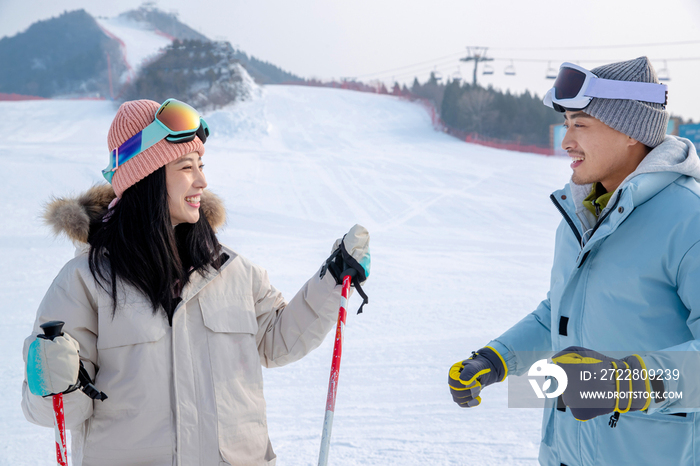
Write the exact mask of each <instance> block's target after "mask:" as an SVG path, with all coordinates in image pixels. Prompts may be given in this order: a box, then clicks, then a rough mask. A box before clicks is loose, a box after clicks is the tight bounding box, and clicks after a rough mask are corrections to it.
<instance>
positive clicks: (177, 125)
mask: <svg viewBox="0 0 700 466" xmlns="http://www.w3.org/2000/svg"><path fill="white" fill-rule="evenodd" d="M195 136H197V137H198V138H199V140H200V141H202V144H203V143H205V142H206V141H207V137H208V136H209V126H207V123H206V122H205V121H204V119H203V118H202V117H201V116H200V115H199V113H198V112H197V110H195V109H194V108H192V107H190V106H189V105H187V104H186V103H184V102H180V101H179V100H175V99H168V100H166V101H165V102H163V104H162V105H161V106H160V107H159V108H158V110H157V111H156V114H155V120H154V121H153V123H151V124H150V125H148V126H146V127H145V128H144V129H142V130H141V131H139V132H138V133H136V134H135V135H133V136H132V137H130V138H129V139H127V140H126V142H124V144H122V145H121V146H119V147H117V148H116V149H114V150H113V151H112V152H110V154H109V165H108V166H107V168H105V169H104V170H102V176H104V177H105V179H106V180H107V181H108V182H110V183H111V182H112V177H113V176H114V172H115V171H116V170H117V168H119V167H120V166H121V165H124V163H125V162H126V161H127V160H129V159H131V158H133V157H134V156H136V155H138V154H140V153H141V152H143V151H145V150H146V149H148V148H149V147H151V146H153V145H154V144H156V143H158V142H160V141H162V140H163V139H165V140H166V141H170V142H172V143H174V144H181V143H185V142H190V141H193V140H194V138H195Z"/></svg>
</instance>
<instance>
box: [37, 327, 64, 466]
mask: <svg viewBox="0 0 700 466" xmlns="http://www.w3.org/2000/svg"><path fill="white" fill-rule="evenodd" d="M63 325H64V322H61V321H60V320H53V321H51V322H46V323H45V324H41V325H40V326H39V327H41V329H42V330H43V331H44V335H41V337H42V338H46V339H47V340H53V339H54V338H56V337H57V336H60V335H63V332H61V330H63ZM53 420H54V423H53V425H54V432H55V433H56V462H57V463H58V465H59V466H68V450H66V420H65V417H64V413H63V394H61V393H59V394H58V395H53Z"/></svg>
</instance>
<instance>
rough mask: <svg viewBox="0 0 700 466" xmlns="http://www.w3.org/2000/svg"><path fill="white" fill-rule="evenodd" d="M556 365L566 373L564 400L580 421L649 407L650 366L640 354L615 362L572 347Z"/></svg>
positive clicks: (557, 358)
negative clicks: (648, 367) (566, 381)
mask: <svg viewBox="0 0 700 466" xmlns="http://www.w3.org/2000/svg"><path fill="white" fill-rule="evenodd" d="M552 362H554V363H555V364H557V365H559V367H561V368H562V369H564V371H565V372H566V376H567V378H568V384H567V386H566V390H565V391H564V393H563V394H562V399H563V401H564V404H565V405H566V406H568V407H569V409H570V410H571V414H572V415H573V416H574V418H576V419H578V420H579V421H587V420H589V419H593V418H594V417H596V416H600V415H603V414H609V413H612V412H615V413H626V412H628V411H640V410H644V409H646V408H647V407H648V406H649V403H650V401H651V397H650V393H651V387H650V385H649V379H648V378H646V377H644V374H646V366H645V365H644V361H643V360H642V358H641V357H640V356H638V355H636V354H633V355H631V356H627V357H625V358H622V359H613V358H610V357H608V356H605V355H603V354H601V353H598V352H596V351H593V350H589V349H586V348H581V347H580V346H570V347H568V348H566V349H565V350H564V351H560V352H558V353H557V354H555V355H554V356H553V357H552ZM642 369H644V372H642ZM617 416H619V415H617ZM611 422H612V421H611ZM611 426H613V427H614V424H611Z"/></svg>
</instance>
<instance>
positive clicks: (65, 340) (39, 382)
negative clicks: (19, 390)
mask: <svg viewBox="0 0 700 466" xmlns="http://www.w3.org/2000/svg"><path fill="white" fill-rule="evenodd" d="M79 348H80V345H79V344H78V342H77V341H75V339H73V337H71V336H70V335H68V334H67V333H63V335H60V336H57V337H55V338H54V339H53V340H48V339H46V338H41V337H39V336H37V337H36V339H35V340H34V341H33V342H32V344H31V345H30V346H29V353H28V355H27V384H28V385H29V391H31V392H32V394H33V395H37V396H50V395H56V394H58V393H66V392H69V391H72V390H75V389H76V388H77V387H78V371H79V370H80V358H79V356H78V350H79Z"/></svg>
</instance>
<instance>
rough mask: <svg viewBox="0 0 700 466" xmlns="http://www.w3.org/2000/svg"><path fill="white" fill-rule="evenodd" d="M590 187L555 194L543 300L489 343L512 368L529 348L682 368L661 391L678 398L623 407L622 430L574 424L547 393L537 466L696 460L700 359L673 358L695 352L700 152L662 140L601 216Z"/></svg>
mask: <svg viewBox="0 0 700 466" xmlns="http://www.w3.org/2000/svg"><path fill="white" fill-rule="evenodd" d="M590 190H591V185H575V184H573V183H569V184H568V185H567V186H566V187H565V188H564V189H562V190H560V191H557V192H555V193H553V194H552V196H551V199H552V202H553V203H554V204H555V206H556V208H557V209H558V210H559V211H560V213H561V214H562V216H563V220H562V222H561V224H560V225H559V228H558V229H557V234H556V245H555V253H554V264H553V267H552V274H551V283H550V291H549V293H548V295H547V299H545V300H544V301H542V302H541V303H540V305H539V306H538V307H537V309H536V310H535V311H534V312H532V313H531V314H529V315H527V316H526V317H525V318H524V319H523V320H521V321H520V322H518V323H517V324H515V325H514V326H513V327H512V328H510V329H509V330H508V331H506V332H505V333H504V334H503V335H501V336H500V337H498V338H496V339H495V340H493V341H491V342H490V343H489V345H490V346H492V347H493V348H495V349H496V350H497V351H499V352H500V353H501V355H502V356H503V357H504V359H505V360H506V362H507V364H508V371H509V374H516V375H522V374H526V373H527V371H528V369H529V368H530V366H531V365H532V364H533V363H534V362H535V360H536V359H535V358H536V356H534V353H530V352H542V351H552V352H556V351H561V350H563V349H565V348H566V347H569V346H582V347H585V348H589V349H593V350H596V351H599V352H603V353H605V352H611V351H615V352H619V351H622V352H627V354H639V355H641V356H642V358H643V359H644V361H645V364H646V366H647V368H649V369H654V370H658V369H664V370H665V369H669V371H672V370H673V369H678V372H677V374H678V375H679V377H678V380H673V377H671V378H670V379H669V380H665V381H664V385H665V386H664V388H665V390H667V391H676V392H680V393H682V399H678V398H674V399H671V398H667V399H666V400H664V401H659V402H655V401H652V402H651V404H650V406H649V408H648V409H647V410H646V411H644V412H641V411H638V412H632V413H626V414H622V415H621V416H620V419H619V421H618V423H617V426H616V427H615V428H611V427H609V426H608V421H609V416H598V417H597V418H594V419H592V420H590V421H587V422H581V421H577V420H575V419H574V417H573V416H572V415H571V413H570V411H569V410H568V409H565V410H562V409H563V408H562V407H561V406H560V409H554V407H555V406H556V400H555V399H550V400H548V401H549V408H550V409H545V410H544V419H543V423H542V441H541V444H540V456H539V460H540V463H541V464H544V465H556V466H559V465H561V464H564V465H567V466H575V465H607V464H610V465H620V464H635V465H637V464H657V465H661V464H664V465H666V464H673V465H690V464H700V413H699V411H700V409H699V408H700V364H698V363H697V360H698V359H699V358H698V357H694V358H692V357H691V358H688V357H675V356H674V352H676V353H675V354H676V355H688V354H691V355H693V356H695V355H696V354H697V355H700V160H699V159H698V156H697V154H696V151H695V148H694V147H693V145H692V143H691V142H690V141H688V140H687V139H682V138H678V137H674V136H667V137H666V139H665V140H664V142H663V143H662V144H661V145H659V146H658V147H656V148H655V149H654V150H652V151H651V152H650V153H649V154H648V155H647V156H646V157H645V159H644V160H643V161H642V163H641V164H640V165H639V167H638V168H637V170H636V171H635V172H634V173H632V174H631V175H630V176H629V177H627V178H626V179H625V180H624V181H623V182H622V184H621V185H620V186H619V187H618V189H617V191H616V192H615V194H613V196H612V198H611V199H610V201H609V202H608V206H607V207H606V208H605V209H604V210H603V212H601V214H600V216H599V220H597V219H596V218H595V216H593V215H592V214H591V213H590V212H589V211H588V210H587V209H586V208H585V207H583V204H582V202H581V201H582V200H583V199H584V198H585V196H587V195H588V193H590ZM678 352H691V353H678ZM695 352H698V353H695ZM616 354H620V353H616ZM540 357H541V356H540ZM669 373H670V372H669Z"/></svg>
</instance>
